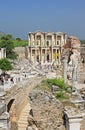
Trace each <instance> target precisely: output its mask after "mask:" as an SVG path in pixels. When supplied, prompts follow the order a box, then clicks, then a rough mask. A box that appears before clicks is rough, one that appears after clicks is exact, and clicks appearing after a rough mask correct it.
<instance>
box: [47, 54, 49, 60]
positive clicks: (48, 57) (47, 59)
mask: <svg viewBox="0 0 85 130" xmlns="http://www.w3.org/2000/svg"><path fill="white" fill-rule="evenodd" d="M47 62H49V54H47Z"/></svg>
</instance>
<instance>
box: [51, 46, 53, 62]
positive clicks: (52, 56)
mask: <svg viewBox="0 0 85 130" xmlns="http://www.w3.org/2000/svg"><path fill="white" fill-rule="evenodd" d="M51 62H52V63H53V46H51Z"/></svg>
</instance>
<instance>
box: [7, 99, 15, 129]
mask: <svg viewBox="0 0 85 130" xmlns="http://www.w3.org/2000/svg"><path fill="white" fill-rule="evenodd" d="M15 108H16V107H15V99H11V100H10V101H9V103H8V105H7V112H8V113H9V125H10V130H15V129H16V130H17V121H16V109H15Z"/></svg>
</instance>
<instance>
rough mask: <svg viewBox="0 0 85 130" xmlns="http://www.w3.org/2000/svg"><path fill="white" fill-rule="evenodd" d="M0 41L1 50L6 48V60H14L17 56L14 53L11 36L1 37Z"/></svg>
mask: <svg viewBox="0 0 85 130" xmlns="http://www.w3.org/2000/svg"><path fill="white" fill-rule="evenodd" d="M1 40H2V41H1V43H0V47H1V48H6V56H7V58H10V59H16V58H17V54H16V53H15V52H14V43H13V40H12V35H11V34H8V35H6V36H4V37H2V39H1Z"/></svg>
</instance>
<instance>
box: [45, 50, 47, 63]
mask: <svg viewBox="0 0 85 130" xmlns="http://www.w3.org/2000/svg"><path fill="white" fill-rule="evenodd" d="M45 62H47V49H45Z"/></svg>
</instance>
